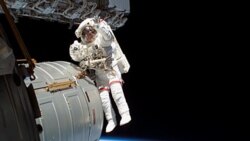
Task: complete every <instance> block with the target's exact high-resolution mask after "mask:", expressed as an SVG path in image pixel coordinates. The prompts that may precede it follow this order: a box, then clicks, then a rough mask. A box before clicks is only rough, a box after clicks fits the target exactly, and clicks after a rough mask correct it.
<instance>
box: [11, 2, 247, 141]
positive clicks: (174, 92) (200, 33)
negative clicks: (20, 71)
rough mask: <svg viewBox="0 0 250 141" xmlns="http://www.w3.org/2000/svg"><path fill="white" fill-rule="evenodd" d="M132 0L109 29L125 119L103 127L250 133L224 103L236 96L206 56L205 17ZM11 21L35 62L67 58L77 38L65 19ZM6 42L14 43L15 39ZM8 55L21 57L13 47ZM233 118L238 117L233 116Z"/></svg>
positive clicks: (132, 132) (143, 134) (217, 135)
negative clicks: (121, 22)
mask: <svg viewBox="0 0 250 141" xmlns="http://www.w3.org/2000/svg"><path fill="white" fill-rule="evenodd" d="M135 1H136V0H135ZM135 1H131V13H130V15H129V17H128V21H127V23H126V24H125V26H124V27H121V28H120V29H118V30H116V31H115V35H116V37H117V40H118V42H119V43H120V45H121V48H122V50H123V52H124V53H125V54H126V56H127V58H128V61H129V62H130V65H131V69H130V71H129V73H127V74H124V75H123V78H124V81H125V84H124V91H125V95H126V98H127V101H128V104H129V106H130V110H131V115H132V121H131V123H129V124H128V125H126V126H123V127H119V126H118V127H116V129H115V131H114V132H112V133H110V134H106V133H103V134H102V135H103V136H126V137H132V138H133V137H138V138H144V139H147V138H148V139H152V140H157V139H159V140H166V141H223V140H226V139H225V138H226V137H227V138H231V139H232V138H233V137H235V136H236V134H237V137H239V138H241V141H242V140H243V138H244V137H243V135H245V134H249V133H246V131H243V130H241V129H238V127H239V125H241V124H243V121H241V120H238V119H239V118H235V119H233V118H234V117H236V116H235V114H233V113H231V111H236V110H235V109H234V108H235V107H234V106H233V105H231V106H229V107H228V105H227V104H226V103H230V104H235V103H234V102H235V101H227V99H226V98H225V97H224V94H226V93H225V91H224V90H223V89H221V88H222V87H223V79H224V76H223V72H221V71H220V70H219V69H220V66H217V65H218V63H216V64H213V63H214V60H213V59H214V58H215V57H216V55H215V54H209V53H210V52H211V50H210V48H207V47H208V46H210V47H211V44H212V43H214V41H212V39H213V38H211V37H210V36H211V35H210V33H211V32H212V31H209V30H210V29H211V27H209V26H207V25H210V24H208V22H209V20H206V19H205V18H202V17H203V16H204V15H203V14H197V13H199V10H198V9H196V11H195V10H194V11H193V10H192V8H193V7H192V8H187V7H186V6H185V4H182V6H181V7H179V5H178V4H175V5H172V4H164V5H162V6H160V5H161V3H160V1H157V2H158V3H153V2H152V3H146V2H144V1H143V2H139V1H136V2H135ZM183 5H184V6H183ZM194 7H195V6H194ZM183 8H184V9H183ZM201 9H202V7H201ZM194 15H195V16H194ZM17 27H18V29H19V31H20V34H21V35H22V38H23V40H24V42H25V44H26V46H27V48H28V50H29V52H30V55H31V57H33V58H35V59H36V60H37V61H38V62H41V61H57V60H64V61H70V62H73V61H72V60H70V56H69V52H68V49H69V45H70V44H71V43H73V41H74V40H75V39H76V37H75V35H74V31H75V29H76V27H73V28H72V29H69V28H68V27H69V25H66V24H60V23H57V22H48V21H42V20H34V19H28V18H20V19H19V22H18V23H17ZM208 38H209V39H208ZM210 39H211V40H210ZM11 43H12V44H13V47H15V46H16V45H15V41H13V42H12V41H11ZM15 55H16V57H17V58H22V55H21V54H20V51H18V49H17V48H15ZM210 55H211V56H210ZM214 65H215V66H214ZM226 97H227V98H228V99H230V100H231V99H233V98H229V97H230V96H229V95H227V96H226ZM225 101H226V102H225ZM228 113H230V114H229V115H228V116H229V117H227V116H226V114H228ZM237 113H238V114H239V113H241V112H240V111H239V112H237ZM232 117H233V118H232ZM235 120H237V123H232V121H234V122H235ZM227 122H229V123H230V125H229V126H226V123H227ZM248 128H249V127H248ZM226 130H227V131H229V134H228V133H226ZM238 135H239V136H238Z"/></svg>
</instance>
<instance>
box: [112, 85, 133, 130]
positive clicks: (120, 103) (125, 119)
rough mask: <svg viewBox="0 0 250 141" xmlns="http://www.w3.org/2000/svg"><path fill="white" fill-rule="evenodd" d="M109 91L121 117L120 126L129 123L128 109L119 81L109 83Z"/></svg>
mask: <svg viewBox="0 0 250 141" xmlns="http://www.w3.org/2000/svg"><path fill="white" fill-rule="evenodd" d="M110 89H111V93H112V97H113V99H114V101H115V103H116V105H117V108H118V111H119V113H120V115H121V121H120V125H121V126H122V125H124V124H127V123H129V122H130V121H131V116H130V113H129V107H128V104H127V102H126V99H125V96H124V93H123V89H122V86H121V83H120V82H119V81H113V83H112V82H111V83H110Z"/></svg>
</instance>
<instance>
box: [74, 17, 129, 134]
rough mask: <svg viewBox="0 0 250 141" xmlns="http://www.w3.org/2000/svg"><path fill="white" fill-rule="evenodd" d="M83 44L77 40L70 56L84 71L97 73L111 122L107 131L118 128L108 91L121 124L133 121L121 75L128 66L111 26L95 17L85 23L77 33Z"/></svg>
mask: <svg viewBox="0 0 250 141" xmlns="http://www.w3.org/2000/svg"><path fill="white" fill-rule="evenodd" d="M75 34H76V36H77V38H81V43H79V42H78V41H74V43H73V44H72V45H71V46H70V56H71V58H72V59H73V60H74V61H78V62H80V67H81V68H83V69H93V70H95V82H96V85H97V87H98V88H99V91H100V96H101V100H102V106H103V110H104V113H105V117H106V119H107V121H108V124H107V127H106V132H111V131H112V130H113V129H114V128H115V126H116V118H115V114H113V113H114V112H113V108H112V105H111V101H110V98H109V91H111V94H112V97H113V99H114V101H115V103H116V105H117V108H118V111H119V114H120V115H121V121H120V125H124V124H127V123H128V122H130V121H131V116H130V113H129V107H128V105H127V102H126V100H125V97H124V93H123V89H122V85H121V84H122V78H121V72H122V73H126V72H128V70H129V67H130V66H129V64H128V62H127V59H126V57H125V55H124V54H123V53H122V51H121V49H120V46H119V44H118V43H117V41H116V39H115V36H114V34H113V32H112V30H111V28H110V26H109V25H108V24H107V23H106V22H105V21H100V20H97V19H94V18H88V19H86V20H84V21H83V22H82V23H81V24H80V25H79V27H78V28H77V29H76V32H75Z"/></svg>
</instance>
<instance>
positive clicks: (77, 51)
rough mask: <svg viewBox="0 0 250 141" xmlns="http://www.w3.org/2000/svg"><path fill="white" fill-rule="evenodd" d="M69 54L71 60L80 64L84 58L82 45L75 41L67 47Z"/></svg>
mask: <svg viewBox="0 0 250 141" xmlns="http://www.w3.org/2000/svg"><path fill="white" fill-rule="evenodd" d="M69 54H70V57H71V58H72V60H74V61H76V62H80V61H81V60H83V59H84V58H85V57H86V53H85V49H84V45H83V44H81V43H79V42H78V41H76V40H75V41H74V43H73V44H71V45H70V47H69Z"/></svg>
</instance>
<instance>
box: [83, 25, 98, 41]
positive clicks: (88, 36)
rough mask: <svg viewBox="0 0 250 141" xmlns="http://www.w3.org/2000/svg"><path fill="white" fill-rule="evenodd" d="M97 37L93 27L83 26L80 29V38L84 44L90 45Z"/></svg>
mask: <svg viewBox="0 0 250 141" xmlns="http://www.w3.org/2000/svg"><path fill="white" fill-rule="evenodd" d="M96 36H97V31H96V29H95V28H94V27H93V26H85V27H84V28H83V29H82V38H83V39H84V40H85V42H86V43H91V42H93V41H94V40H95V38H96Z"/></svg>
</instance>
